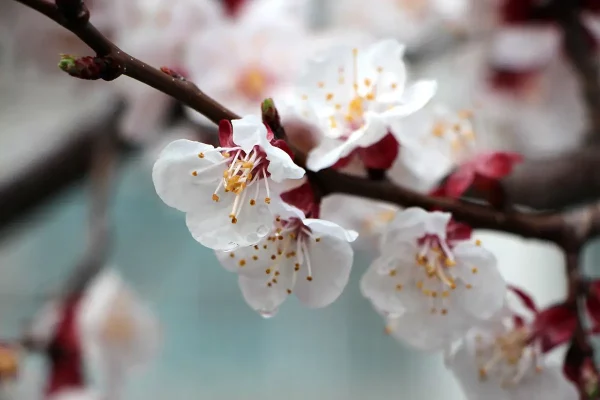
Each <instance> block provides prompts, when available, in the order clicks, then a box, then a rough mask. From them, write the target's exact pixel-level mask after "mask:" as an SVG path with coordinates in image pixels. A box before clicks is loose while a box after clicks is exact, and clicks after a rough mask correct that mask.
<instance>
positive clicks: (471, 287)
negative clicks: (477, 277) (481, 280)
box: [465, 283, 473, 289]
mask: <svg viewBox="0 0 600 400" xmlns="http://www.w3.org/2000/svg"><path fill="white" fill-rule="evenodd" d="M465 287H466V288H467V289H473V285H471V284H470V283H467V284H466V285H465Z"/></svg>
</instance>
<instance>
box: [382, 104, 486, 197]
mask: <svg viewBox="0 0 600 400" xmlns="http://www.w3.org/2000/svg"><path fill="white" fill-rule="evenodd" d="M472 115H473V113H472V111H470V110H461V111H460V112H458V113H453V112H451V111H450V110H449V109H447V108H446V107H444V106H442V105H440V104H433V103H430V104H429V105H427V106H426V107H425V108H424V109H423V110H422V111H420V112H418V113H415V114H413V115H410V116H408V117H407V118H404V119H402V120H399V121H395V122H394V123H393V124H392V129H393V130H394V131H395V132H397V135H396V137H398V140H399V142H400V143H401V148H400V153H399V156H398V164H401V165H402V167H404V168H405V169H406V170H408V171H409V172H410V173H411V174H412V175H414V178H415V179H416V181H417V182H418V183H419V184H418V185H416V186H420V187H431V185H432V184H435V183H437V182H439V180H441V179H442V178H444V177H445V176H446V175H447V174H448V173H449V172H450V171H451V170H452V168H453V167H456V165H458V164H459V163H460V162H461V161H465V160H466V159H467V158H469V157H470V156H472V155H473V153H474V151H475V138H476V136H475V129H474V127H473V123H472V121H471V118H472ZM390 172H393V169H392V171H390ZM390 176H391V178H392V179H393V178H394V176H393V175H392V174H391V173H390Z"/></svg>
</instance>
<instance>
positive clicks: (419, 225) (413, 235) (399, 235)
mask: <svg viewBox="0 0 600 400" xmlns="http://www.w3.org/2000/svg"><path fill="white" fill-rule="evenodd" d="M427 217H428V213H427V211H425V210H423V209H422V208H417V207H411V208H407V209H406V210H403V211H399V212H397V213H396V216H395V217H394V219H393V220H392V221H391V222H390V224H389V225H388V229H387V230H386V232H385V234H384V237H383V240H382V241H381V250H382V251H384V249H386V248H388V247H389V246H395V245H396V243H397V242H399V241H406V240H414V241H415V242H416V240H417V239H418V238H420V237H422V236H423V235H425V234H426V233H427V229H426V220H427ZM391 250H392V251H393V249H391Z"/></svg>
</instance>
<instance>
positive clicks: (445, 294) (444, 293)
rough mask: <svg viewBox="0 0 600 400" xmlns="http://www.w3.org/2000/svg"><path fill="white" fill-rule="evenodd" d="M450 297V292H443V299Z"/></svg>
mask: <svg viewBox="0 0 600 400" xmlns="http://www.w3.org/2000/svg"><path fill="white" fill-rule="evenodd" d="M448 296H450V292H449V291H447V290H444V291H443V292H442V297H448Z"/></svg>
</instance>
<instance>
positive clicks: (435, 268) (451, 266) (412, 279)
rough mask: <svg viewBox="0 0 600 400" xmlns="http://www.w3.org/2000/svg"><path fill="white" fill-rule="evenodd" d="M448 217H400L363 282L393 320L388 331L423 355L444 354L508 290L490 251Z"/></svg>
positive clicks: (411, 213)
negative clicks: (423, 353)
mask: <svg viewBox="0 0 600 400" xmlns="http://www.w3.org/2000/svg"><path fill="white" fill-rule="evenodd" d="M469 238H470V230H469V229H468V227H466V226H464V225H459V224H455V223H451V216H450V214H449V213H442V212H438V211H434V212H427V211H425V210H422V209H419V208H409V209H407V210H405V211H401V212H399V213H397V214H396V217H395V218H394V220H393V221H392V222H391V223H390V224H389V225H388V229H387V231H386V233H385V234H384V237H383V239H382V241H381V255H380V257H379V258H377V259H376V260H375V261H374V262H373V264H372V265H371V266H370V267H369V270H368V271H367V273H366V274H365V275H364V276H363V278H362V281H361V291H362V293H363V295H364V296H365V297H367V298H368V299H369V300H370V301H371V302H372V303H373V306H374V307H375V308H376V309H378V310H380V311H381V312H383V313H384V314H386V315H388V316H391V317H393V322H394V324H393V327H392V328H391V329H390V332H391V333H392V334H394V336H396V337H399V338H401V339H402V340H404V341H405V342H407V343H409V344H411V345H413V346H415V347H418V348H421V349H425V350H436V349H441V348H443V347H444V346H446V345H448V344H450V343H452V341H454V340H456V339H458V338H460V337H461V336H462V335H464V334H465V333H466V331H467V330H468V329H470V328H471V327H472V326H473V325H474V324H476V323H477V322H478V321H479V322H481V321H484V320H486V319H488V318H490V317H491V316H492V315H494V314H495V313H496V312H498V311H499V310H500V309H501V307H502V306H503V304H504V297H505V294H506V285H505V282H504V280H503V278H502V276H501V275H500V273H499V271H498V269H497V266H496V260H495V258H494V256H493V254H491V253H490V252H489V251H487V250H485V249H484V248H483V247H481V246H480V244H481V243H480V242H479V241H474V242H472V241H471V240H468V239H469Z"/></svg>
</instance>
